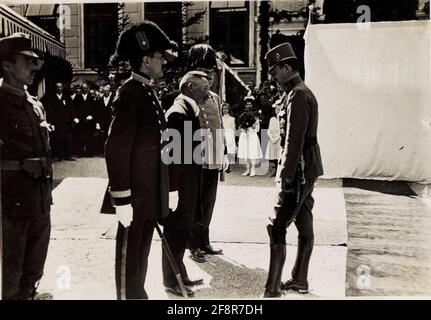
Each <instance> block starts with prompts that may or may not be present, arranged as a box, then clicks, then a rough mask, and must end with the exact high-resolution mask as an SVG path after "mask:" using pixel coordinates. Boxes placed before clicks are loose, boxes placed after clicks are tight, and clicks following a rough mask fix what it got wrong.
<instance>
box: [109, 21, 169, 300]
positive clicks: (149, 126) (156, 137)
mask: <svg viewBox="0 0 431 320" xmlns="http://www.w3.org/2000/svg"><path fill="white" fill-rule="evenodd" d="M174 46H175V44H174V43H172V42H171V41H170V40H169V38H168V37H167V36H166V34H165V33H164V32H163V31H162V30H161V29H160V28H159V27H158V26H157V25H156V24H154V23H152V22H150V21H144V22H143V23H141V24H140V25H135V26H131V27H129V28H128V29H126V30H125V31H123V32H122V33H121V35H120V38H119V40H118V43H117V49H116V53H115V55H114V56H113V61H114V63H115V62H119V61H128V62H129V63H130V65H131V68H132V70H133V72H132V76H131V77H130V78H129V79H128V80H127V81H126V82H124V84H123V85H122V86H121V87H120V88H119V89H118V91H117V94H116V97H115V98H114V102H113V119H112V123H111V129H110V132H109V136H108V140H107V142H106V152H105V157H106V166H107V170H108V177H109V193H110V196H111V198H112V201H113V205H114V206H115V209H116V214H117V218H118V220H119V224H118V233H117V250H116V263H115V270H116V284H117V297H118V299H147V298H148V296H147V293H146V292H145V289H144V284H145V277H146V273H147V265H148V263H147V262H148V261H147V259H148V254H149V252H150V247H151V240H152V237H153V231H154V227H155V225H156V223H157V220H158V219H162V218H164V217H166V216H167V215H168V213H169V173H168V166H167V165H166V164H165V163H164V162H163V161H162V155H163V153H164V152H165V151H164V150H163V148H164V146H165V144H166V142H167V141H165V140H164V139H163V138H164V137H163V135H162V133H163V131H164V130H165V129H166V120H165V116H164V113H163V110H162V108H161V106H160V104H159V102H158V100H157V96H156V94H155V92H154V91H153V89H152V87H151V85H150V84H151V80H152V79H153V80H157V79H159V78H160V77H161V76H162V75H163V72H162V66H163V65H164V64H165V63H166V60H165V59H170V58H173V55H172V54H170V53H169V51H168V50H169V49H172V48H173V47H174Z"/></svg>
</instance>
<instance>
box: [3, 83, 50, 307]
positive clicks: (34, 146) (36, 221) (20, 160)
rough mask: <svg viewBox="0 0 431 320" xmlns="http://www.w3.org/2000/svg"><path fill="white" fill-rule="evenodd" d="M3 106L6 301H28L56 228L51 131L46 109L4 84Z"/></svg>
mask: <svg viewBox="0 0 431 320" xmlns="http://www.w3.org/2000/svg"><path fill="white" fill-rule="evenodd" d="M2 80H3V79H2ZM0 101H1V107H0V139H1V140H2V141H3V142H4V146H3V149H2V154H1V182H2V209H3V221H2V222H3V287H2V288H3V299H28V298H30V297H31V296H32V294H34V290H35V286H36V284H37V282H38V281H39V280H40V278H41V277H42V273H43V268H44V264H45V259H46V255H47V250H48V243H49V236H50V228H51V224H50V206H51V186H52V168H51V164H50V161H49V152H50V150H49V143H48V130H47V127H46V126H45V125H46V122H45V121H44V120H45V114H44V110H43V107H42V104H41V103H39V102H37V101H36V100H35V98H33V97H31V96H29V95H28V94H26V93H25V92H24V91H22V92H21V91H17V90H16V89H14V88H12V87H10V86H8V85H7V84H6V83H4V82H3V83H2V84H1V87H0Z"/></svg>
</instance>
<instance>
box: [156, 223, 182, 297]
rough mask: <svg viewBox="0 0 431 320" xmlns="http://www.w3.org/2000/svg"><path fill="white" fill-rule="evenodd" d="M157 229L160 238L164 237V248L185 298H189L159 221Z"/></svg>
mask: <svg viewBox="0 0 431 320" xmlns="http://www.w3.org/2000/svg"><path fill="white" fill-rule="evenodd" d="M156 230H157V233H158V234H159V237H160V239H162V247H163V250H165V253H166V255H167V257H168V260H169V264H170V265H171V268H172V270H173V271H174V274H175V277H176V278H177V282H178V285H179V286H180V289H181V293H182V294H183V297H184V298H187V297H188V295H187V290H186V287H185V286H184V282H183V278H181V273H180V271H179V270H178V266H177V265H176V263H175V260H174V256H173V255H172V251H171V249H170V248H169V245H168V242H167V241H166V238H165V236H164V235H163V233H162V230H160V227H159V225H158V224H157V223H156Z"/></svg>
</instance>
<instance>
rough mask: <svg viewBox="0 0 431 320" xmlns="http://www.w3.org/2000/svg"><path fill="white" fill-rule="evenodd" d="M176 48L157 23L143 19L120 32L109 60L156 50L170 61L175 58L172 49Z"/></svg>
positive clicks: (117, 60)
mask: <svg viewBox="0 0 431 320" xmlns="http://www.w3.org/2000/svg"><path fill="white" fill-rule="evenodd" d="M177 48H178V46H177V44H176V43H175V42H174V41H171V40H170V39H169V37H168V36H167V35H166V34H165V32H164V31H163V30H162V29H160V28H159V26H158V25H156V24H155V23H154V22H151V21H146V20H145V21H143V22H142V23H140V24H137V25H132V26H130V27H129V28H127V29H126V30H124V31H123V32H122V33H121V34H120V37H119V38H118V42H117V48H116V51H115V54H114V55H113V56H112V57H111V62H113V63H116V62H119V61H130V60H131V59H133V57H136V56H141V55H145V54H147V53H153V52H156V51H159V52H160V53H162V54H163V56H164V57H165V59H166V60H167V61H172V60H174V59H175V58H176V54H175V53H174V51H176V50H177Z"/></svg>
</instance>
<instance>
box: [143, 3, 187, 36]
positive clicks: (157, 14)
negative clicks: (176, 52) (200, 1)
mask: <svg viewBox="0 0 431 320" xmlns="http://www.w3.org/2000/svg"><path fill="white" fill-rule="evenodd" d="M144 12H145V19H146V20H149V21H152V22H154V23H155V24H157V25H158V26H159V27H160V29H162V30H163V31H164V32H165V33H166V34H167V35H168V37H169V39H171V40H174V41H175V42H177V43H180V42H181V36H182V28H181V2H148V3H145V11H144Z"/></svg>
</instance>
